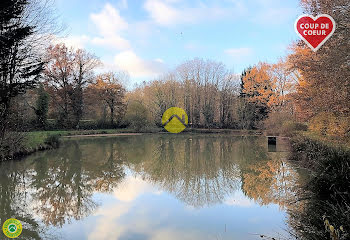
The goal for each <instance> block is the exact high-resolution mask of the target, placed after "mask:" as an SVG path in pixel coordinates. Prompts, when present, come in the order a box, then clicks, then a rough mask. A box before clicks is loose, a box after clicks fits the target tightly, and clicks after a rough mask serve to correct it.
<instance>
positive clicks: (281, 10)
mask: <svg viewBox="0 0 350 240" xmlns="http://www.w3.org/2000/svg"><path fill="white" fill-rule="evenodd" d="M56 8H57V10H58V13H59V15H60V17H61V21H63V22H64V23H65V25H66V26H67V30H66V35H64V36H58V37H59V40H58V41H63V42H65V43H66V44H67V45H69V46H73V47H81V48H85V49H87V50H88V51H89V52H92V53H94V54H95V55H97V56H98V57H100V59H101V60H102V61H103V63H104V70H118V69H122V70H126V71H128V72H129V74H130V76H131V82H132V83H135V82H141V81H144V80H145V81H148V80H151V79H154V78H156V77H157V76H158V75H159V74H162V73H165V72H167V71H169V70H171V69H173V68H174V67H175V66H176V65H177V64H180V63H182V62H184V61H186V60H189V59H192V58H194V57H200V58H205V59H212V60H216V61H221V62H223V63H225V64H226V66H227V67H228V68H229V69H231V70H233V71H234V72H235V73H241V72H242V70H243V69H244V68H245V67H248V66H250V65H254V64H256V63H257V62H259V61H268V62H274V61H276V60H277V59H278V58H279V57H283V56H285V55H286V53H287V46H288V45H289V44H290V43H291V42H292V41H293V40H296V39H297V35H296V34H295V32H294V21H295V19H296V18H297V17H298V15H300V14H301V13H302V10H301V9H300V7H299V3H298V0H283V1H282V0H280V1H277V0H222V1H213V0H212V1H209V0H208V1H205V0H191V1H185V0H110V1H101V0H56Z"/></svg>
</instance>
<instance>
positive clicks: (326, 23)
mask: <svg viewBox="0 0 350 240" xmlns="http://www.w3.org/2000/svg"><path fill="white" fill-rule="evenodd" d="M294 28H295V31H296V33H297V34H298V35H299V36H300V37H301V39H303V40H304V42H305V43H306V44H307V45H308V46H309V47H310V48H311V49H312V50H313V51H314V52H316V51H317V50H318V49H319V48H320V47H321V46H322V45H323V44H324V43H325V42H326V41H327V40H328V38H330V37H331V36H332V34H333V33H334V31H335V21H334V19H333V18H332V17H331V16H329V15H327V14H321V15H318V16H316V17H313V16H310V15H301V16H300V17H298V19H297V20H296V21H295V24H294Z"/></svg>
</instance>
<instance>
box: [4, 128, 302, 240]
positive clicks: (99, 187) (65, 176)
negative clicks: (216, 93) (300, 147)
mask: <svg viewBox="0 0 350 240" xmlns="http://www.w3.org/2000/svg"><path fill="white" fill-rule="evenodd" d="M265 144H266V142H265V139H263V138H258V137H244V138H239V137H231V136H228V135H224V136H216V135H206V136H203V135H143V136H128V137H118V138H106V139H103V138H94V139H81V140H69V141H66V142H65V143H64V144H63V146H62V147H61V148H59V149H56V150H52V151H47V152H43V153H40V154H35V155H33V156H31V157H29V158H27V160H26V161H24V162H8V163H4V164H2V167H4V169H6V171H3V170H2V169H1V171H0V173H1V179H0V191H1V193H0V198H1V199H0V208H1V209H0V211H1V212H0V217H1V220H3V219H6V218H9V217H18V218H19V219H21V220H23V221H24V222H26V223H28V224H26V227H25V230H24V232H23V236H31V235H32V236H33V237H32V238H33V239H39V234H38V233H39V229H40V227H39V225H40V224H42V223H37V222H35V220H34V218H33V213H35V214H36V215H38V216H40V217H41V219H42V222H43V223H44V224H46V225H54V226H62V225H63V224H64V223H66V222H69V221H70V220H71V219H82V218H83V217H85V216H87V215H89V214H91V213H92V212H93V211H94V210H95V209H96V207H97V204H96V202H94V200H93V198H92V195H93V194H94V193H95V192H111V191H113V189H115V188H116V186H117V185H118V184H119V183H120V182H121V180H122V179H123V177H124V175H125V173H124V171H125V170H124V168H125V167H126V166H127V167H128V168H130V169H132V170H133V171H134V172H136V173H137V174H139V175H141V176H142V177H143V178H144V179H145V180H147V181H150V182H153V183H154V184H156V185H158V186H159V187H160V188H161V189H162V190H165V191H168V192H169V193H171V194H173V195H174V196H176V198H178V199H180V200H181V201H183V202H185V203H186V204H188V205H191V206H194V207H201V206H205V205H212V204H216V203H221V202H223V201H224V200H225V198H226V197H230V194H233V193H234V192H235V191H237V190H239V188H241V190H242V191H243V192H244V193H245V195H246V196H247V197H249V198H251V199H253V200H254V201H256V202H257V203H259V204H269V203H276V204H279V205H280V206H285V204H286V203H287V199H288V198H289V196H290V195H291V193H292V192H293V191H292V186H293V184H294V183H295V179H296V172H295V171H293V170H292V168H291V167H290V166H289V165H288V164H287V163H286V162H285V161H284V160H283V159H284V156H281V154H279V153H273V154H271V153H267V150H266V147H265ZM23 163H25V164H23ZM32 210H34V211H32ZM25 231H27V233H25ZM35 234H36V235H35ZM28 239H30V238H29V237H28Z"/></svg>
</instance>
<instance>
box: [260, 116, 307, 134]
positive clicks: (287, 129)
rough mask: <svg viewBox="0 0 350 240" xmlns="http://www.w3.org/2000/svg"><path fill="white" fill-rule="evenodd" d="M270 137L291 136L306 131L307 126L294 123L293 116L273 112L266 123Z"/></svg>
mask: <svg viewBox="0 0 350 240" xmlns="http://www.w3.org/2000/svg"><path fill="white" fill-rule="evenodd" d="M264 127H265V129H266V131H267V134H268V135H281V134H282V135H285V136H291V135H293V133H294V132H295V131H306V130H307V125H306V124H303V123H299V122H295V121H293V116H292V115H291V114H289V113H286V112H272V113H270V114H269V117H268V118H267V119H266V120H265V121H264Z"/></svg>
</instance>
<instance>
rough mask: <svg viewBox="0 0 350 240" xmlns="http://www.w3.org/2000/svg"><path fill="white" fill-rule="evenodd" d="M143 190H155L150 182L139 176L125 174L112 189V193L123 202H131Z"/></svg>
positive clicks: (143, 191)
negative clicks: (120, 181)
mask: <svg viewBox="0 0 350 240" xmlns="http://www.w3.org/2000/svg"><path fill="white" fill-rule="evenodd" d="M145 192H154V193H155V192H156V191H155V190H154V188H153V186H152V185H151V184H149V183H148V182H146V181H144V180H142V178H140V177H133V176H127V177H126V178H125V179H124V181H123V182H122V183H121V184H119V185H118V187H117V188H116V189H115V190H114V192H113V195H114V196H115V197H116V198H117V199H119V200H120V201H123V202H132V201H134V200H135V199H136V198H137V197H138V196H140V195H142V194H143V193H145Z"/></svg>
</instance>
